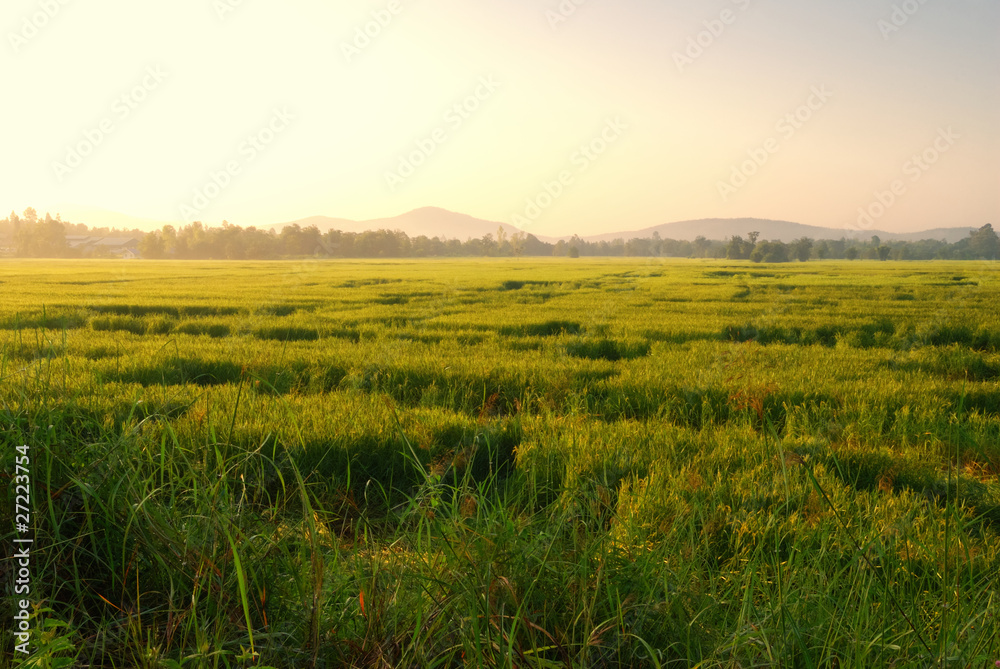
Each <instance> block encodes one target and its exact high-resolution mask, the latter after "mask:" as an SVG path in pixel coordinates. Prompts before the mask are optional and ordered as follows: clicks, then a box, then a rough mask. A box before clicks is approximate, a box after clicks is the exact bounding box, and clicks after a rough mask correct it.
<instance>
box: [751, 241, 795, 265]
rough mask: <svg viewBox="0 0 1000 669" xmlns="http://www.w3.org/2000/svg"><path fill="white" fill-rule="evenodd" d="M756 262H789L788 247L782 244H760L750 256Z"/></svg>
mask: <svg viewBox="0 0 1000 669" xmlns="http://www.w3.org/2000/svg"><path fill="white" fill-rule="evenodd" d="M750 260H752V261H754V262H788V247H787V246H786V245H785V244H783V243H781V242H760V243H759V244H757V246H755V247H754V250H753V253H751V254H750Z"/></svg>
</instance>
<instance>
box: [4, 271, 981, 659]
mask: <svg viewBox="0 0 1000 669" xmlns="http://www.w3.org/2000/svg"><path fill="white" fill-rule="evenodd" d="M998 278H1000V271H998V268H997V266H996V264H995V263H978V262H958V263H939V262H933V263H931V262H928V263H905V262H901V263H891V262H890V263H878V262H854V263H848V262H836V263H835V262H811V263H802V264H787V265H780V266H768V265H756V264H750V263H744V262H728V263H727V262H713V261H669V262H662V261H652V260H649V261H644V260H631V261H625V260H620V259H619V260H592V259H578V260H568V259H559V260H542V261H537V260H513V259H508V260H495V261H484V260H476V261H461V260H455V261H436V260H429V261H401V262H340V261H323V262H310V261H303V262H293V261H286V262H273V263H267V262H259V263H221V262H220V263H199V262H163V263H158V262H152V261H150V262H139V263H134V262H133V263H130V262H113V261H106V262H100V261H93V262H85V261H66V262H31V261H5V262H4V263H2V264H0V290H2V291H3V292H2V294H3V300H2V302H0V368H2V384H0V402H2V405H0V424H2V427H3V440H4V449H3V455H2V467H0V478H2V479H3V481H4V483H5V485H4V487H3V488H4V490H5V492H6V495H5V497H4V500H3V504H4V505H5V508H4V517H7V516H8V515H9V516H11V517H13V516H14V506H15V485H14V475H15V457H17V456H18V455H19V453H18V452H17V451H16V450H15V449H16V447H18V446H22V445H26V446H28V447H29V448H28V449H27V452H28V453H29V454H30V463H31V464H30V476H31V481H32V486H33V487H32V491H33V497H32V505H31V507H32V524H33V526H34V537H35V544H34V545H33V549H32V551H33V552H32V565H31V572H32V573H31V587H32V591H31V602H32V604H33V605H34V606H35V614H34V623H33V624H35V625H36V626H39V628H40V630H41V631H40V632H39V633H38V634H37V635H35V636H33V637H32V639H31V647H32V650H33V655H32V657H31V658H30V660H29V661H28V662H27V663H26V664H24V665H23V666H34V667H58V666H89V667H143V668H153V667H164V668H169V669H177V668H178V667H249V666H260V667H268V666H270V667H312V666H316V667H341V666H355V667H396V666H404V667H455V666H484V667H505V666H515V667H538V668H550V667H551V668H556V667H615V666H625V667H640V666H648V667H656V666H662V667H668V666H674V667H690V666H699V667H732V668H737V667H762V666H780V667H811V668H819V667H829V668H834V667H928V666H939V667H986V666H990V667H992V666H993V664H994V662H995V661H997V660H1000V621H998V619H997V615H998V614H1000V603H998V597H1000V576H998V574H1000V483H998V478H997V475H998V472H1000V281H998ZM8 510H9V511H8ZM0 534H2V536H3V537H4V538H5V546H7V548H8V549H7V551H6V552H5V556H4V557H5V559H4V561H3V563H2V565H3V566H2V568H0V571H2V572H3V574H2V575H3V577H4V582H5V585H4V587H5V593H4V598H3V599H2V602H3V604H2V605H0V614H2V616H0V617H2V621H3V625H2V629H0V640H2V642H3V648H4V651H3V653H2V654H0V657H2V658H5V659H0V666H3V667H6V666H10V662H11V661H10V659H9V658H10V657H12V655H11V653H9V652H8V651H9V650H10V649H11V648H13V646H14V643H15V639H14V636H13V631H12V630H13V625H12V623H11V621H12V619H13V616H14V602H15V600H17V599H18V597H16V596H13V595H12V594H11V591H10V589H9V584H10V583H11V581H12V579H13V576H12V575H13V574H14V573H16V567H15V564H14V561H13V560H11V559H10V558H9V557H8V556H10V555H12V553H13V549H12V548H11V546H12V543H11V540H12V539H13V538H14V537H15V536H16V533H15V532H14V528H13V527H12V526H8V527H4V528H3V529H2V530H0ZM3 607H7V608H3Z"/></svg>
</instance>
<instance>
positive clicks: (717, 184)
mask: <svg viewBox="0 0 1000 669" xmlns="http://www.w3.org/2000/svg"><path fill="white" fill-rule="evenodd" d="M0 30H2V32H3V44H2V45H0V90H3V91H4V94H5V95H4V97H5V99H4V100H3V104H2V106H3V116H2V118H3V124H2V125H0V155H2V158H0V207H3V212H4V213H6V212H7V211H10V210H11V209H14V210H16V211H18V212H20V211H22V210H23V209H24V208H25V207H27V206H34V207H35V208H37V209H38V210H39V211H40V212H44V211H47V210H48V211H51V212H52V213H55V212H56V211H61V212H62V213H63V214H64V218H70V219H78V220H79V219H80V215H79V212H80V211H82V210H83V209H84V208H93V209H101V210H110V211H116V212H121V213H123V214H127V215H129V216H133V217H139V218H145V219H152V220H156V221H177V222H184V221H185V220H196V219H198V220H203V221H205V222H207V223H212V224H214V223H218V222H220V221H221V220H223V219H227V220H229V221H230V222H232V223H235V224H239V225H244V226H247V225H258V226H261V225H269V224H272V223H279V222H285V221H290V220H294V219H298V218H302V217H306V216H311V215H315V214H324V215H329V216H336V217H345V218H354V219H366V218H377V217H383V216H392V215H396V214H399V213H402V212H405V211H408V210H410V209H414V208H417V207H422V206H428V205H433V206H440V207H445V208H448V209H452V210H456V211H461V212H464V213H468V214H472V215H474V216H478V217H481V218H486V219H491V220H498V221H504V222H508V223H520V224H521V225H522V227H526V228H527V229H528V230H529V231H530V232H533V233H536V234H544V235H555V234H570V233H574V232H578V233H581V234H587V233H596V232H605V231H613V230H630V229H639V228H643V227H648V226H651V225H656V224H659V223H666V222H669V221H674V220H684V219H692V218H707V217H744V216H753V217H760V218H777V219H785V220H792V221H797V222H801V223H807V224H812V225H826V226H831V227H844V228H858V227H861V228H864V227H865V226H868V227H878V228H882V229H887V230H893V231H904V230H921V229H927V228H933V227H941V226H959V225H974V226H980V225H983V224H985V223H987V222H990V223H993V224H994V225H998V224H1000V216H998V213H1000V195H998V194H1000V124H998V122H1000V113H998V112H1000V68H998V64H1000V3H998V2H996V0H947V1H945V0H905V1H903V0H836V1H833V0H828V1H826V2H803V1H802V0H794V1H793V0H738V1H737V0H708V1H706V0H701V1H698V2H696V1H694V0H670V1H666V0H663V1H658V2H654V1H653V0H562V1H561V2H560V0H537V1H529V0H504V1H503V2H499V1H494V2H490V1H489V0H391V1H390V0H374V1H368V0H336V1H327V2H321V1H319V0H281V2H278V1H276V0H172V1H171V2H169V3H168V2H153V1H151V0H89V1H87V2H84V1H83V0H4V3H3V7H2V9H0ZM862 213H865V214H866V215H867V217H866V216H862V215H861V214H862ZM87 222H89V223H91V224H92V225H96V224H99V223H101V222H102V221H101V220H99V219H92V220H88V221H87Z"/></svg>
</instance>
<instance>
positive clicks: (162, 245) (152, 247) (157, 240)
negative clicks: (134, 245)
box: [139, 230, 167, 260]
mask: <svg viewBox="0 0 1000 669" xmlns="http://www.w3.org/2000/svg"><path fill="white" fill-rule="evenodd" d="M166 250H167V245H166V242H164V240H163V236H162V235H161V234H160V232H159V231H158V230H156V231H153V232H147V233H146V234H144V235H143V236H142V239H140V240H139V253H140V254H141V255H142V257H143V258H152V259H154V260H155V259H157V258H162V257H163V256H164V255H166Z"/></svg>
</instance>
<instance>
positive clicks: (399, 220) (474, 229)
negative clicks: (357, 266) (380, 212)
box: [268, 207, 542, 241]
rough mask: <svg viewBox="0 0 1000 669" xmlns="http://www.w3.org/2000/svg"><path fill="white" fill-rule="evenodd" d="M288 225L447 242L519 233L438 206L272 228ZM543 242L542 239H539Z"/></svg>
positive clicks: (305, 220) (315, 218)
mask: <svg viewBox="0 0 1000 669" xmlns="http://www.w3.org/2000/svg"><path fill="white" fill-rule="evenodd" d="M287 225H298V226H300V227H303V228H306V227H309V226H310V225H315V226H316V227H317V228H318V229H319V231H320V232H326V231H327V230H340V231H341V232H364V231H366V230H402V231H403V232H405V233H406V235H407V236H408V237H419V236H420V235H425V236H427V237H443V238H445V239H461V240H462V241H465V240H466V239H469V238H470V237H482V236H483V235H485V234H491V235H493V236H494V237H495V236H496V234H497V229H498V228H501V227H502V228H503V229H504V231H505V232H506V233H507V234H508V235H511V234H514V233H516V232H518V229H517V228H515V227H514V226H513V225H508V224H506V223H499V222H497V221H484V220H483V219H481V218H474V217H472V216H469V215H468V214H459V213H456V212H454V211H448V210H447V209H439V208H438V207H422V208H421V209H414V210H413V211H408V212H406V213H405V214H401V215H399V216H394V217H392V218H375V219H372V220H369V221H351V220H348V219H346V218H329V217H327V216H311V217H309V218H303V219H300V220H298V221H290V222H288V223H278V224H276V225H271V226H268V227H269V228H271V229H274V230H279V231H280V230H281V229H282V228H283V227H285V226H287ZM539 239H542V238H541V237H539Z"/></svg>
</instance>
